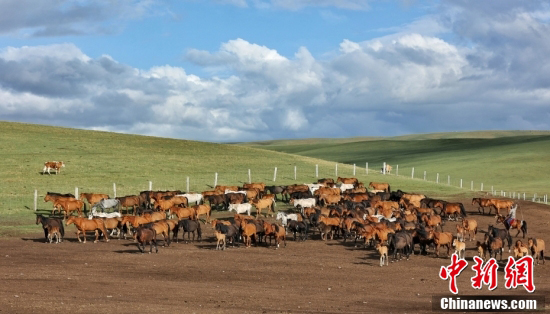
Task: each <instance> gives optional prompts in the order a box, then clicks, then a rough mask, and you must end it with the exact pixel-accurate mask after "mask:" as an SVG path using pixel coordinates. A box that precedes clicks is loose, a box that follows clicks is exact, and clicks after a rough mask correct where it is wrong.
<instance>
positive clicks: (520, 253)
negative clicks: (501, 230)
mask: <svg viewBox="0 0 550 314" xmlns="http://www.w3.org/2000/svg"><path fill="white" fill-rule="evenodd" d="M526 255H529V248H528V247H527V245H525V244H523V242H522V241H521V240H517V241H516V245H514V258H521V257H524V256H526Z"/></svg>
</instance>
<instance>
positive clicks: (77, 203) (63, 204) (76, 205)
mask: <svg viewBox="0 0 550 314" xmlns="http://www.w3.org/2000/svg"><path fill="white" fill-rule="evenodd" d="M53 207H54V209H53V211H52V214H53V213H54V212H55V211H56V210H58V211H59V213H61V211H62V210H63V211H65V219H67V217H68V216H69V215H70V214H71V212H73V211H77V212H78V216H79V217H82V208H83V207H84V202H83V201H81V200H76V199H75V200H71V199H56V200H55V201H54V203H53Z"/></svg>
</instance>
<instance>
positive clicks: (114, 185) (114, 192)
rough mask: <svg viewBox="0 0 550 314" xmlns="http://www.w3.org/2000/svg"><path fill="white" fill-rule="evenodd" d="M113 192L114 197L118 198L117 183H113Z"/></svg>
mask: <svg viewBox="0 0 550 314" xmlns="http://www.w3.org/2000/svg"><path fill="white" fill-rule="evenodd" d="M113 194H114V195H115V196H113V197H114V198H116V183H113Z"/></svg>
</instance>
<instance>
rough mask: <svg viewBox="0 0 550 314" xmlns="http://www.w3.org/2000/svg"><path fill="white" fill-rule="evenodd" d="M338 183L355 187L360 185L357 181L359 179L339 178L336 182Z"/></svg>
mask: <svg viewBox="0 0 550 314" xmlns="http://www.w3.org/2000/svg"><path fill="white" fill-rule="evenodd" d="M336 183H343V184H353V185H354V186H356V185H357V184H359V180H357V178H341V177H338V179H337V180H336Z"/></svg>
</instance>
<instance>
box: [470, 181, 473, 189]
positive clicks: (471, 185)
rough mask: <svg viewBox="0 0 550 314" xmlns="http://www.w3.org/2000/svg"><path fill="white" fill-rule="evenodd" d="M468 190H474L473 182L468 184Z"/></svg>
mask: <svg viewBox="0 0 550 314" xmlns="http://www.w3.org/2000/svg"><path fill="white" fill-rule="evenodd" d="M470 190H472V191H473V190H474V181H472V182H471V183H470Z"/></svg>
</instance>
